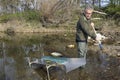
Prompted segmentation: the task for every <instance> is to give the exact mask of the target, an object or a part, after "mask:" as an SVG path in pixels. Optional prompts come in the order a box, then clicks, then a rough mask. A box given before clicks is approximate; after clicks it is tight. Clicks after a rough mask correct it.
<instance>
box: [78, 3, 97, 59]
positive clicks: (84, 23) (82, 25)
mask: <svg viewBox="0 0 120 80" xmlns="http://www.w3.org/2000/svg"><path fill="white" fill-rule="evenodd" d="M92 13H93V7H92V6H91V5H87V6H86V7H85V9H84V12H83V13H82V14H80V19H79V21H78V22H77V27H76V29H77V32H76V43H77V47H78V56H79V57H84V58H86V53H87V40H88V36H89V37H91V38H92V39H94V40H98V39H97V38H98V37H97V36H96V33H95V30H94V29H93V27H94V23H92V22H91V20H90V19H91V16H92Z"/></svg>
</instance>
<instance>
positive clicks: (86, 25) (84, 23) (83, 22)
mask: <svg viewBox="0 0 120 80" xmlns="http://www.w3.org/2000/svg"><path fill="white" fill-rule="evenodd" d="M79 23H80V24H81V28H82V29H83V31H84V32H85V33H86V34H88V35H89V36H90V37H91V38H93V39H95V38H96V34H95V32H94V30H93V28H92V26H91V24H90V23H89V22H87V21H86V20H84V17H81V18H80V20H79Z"/></svg>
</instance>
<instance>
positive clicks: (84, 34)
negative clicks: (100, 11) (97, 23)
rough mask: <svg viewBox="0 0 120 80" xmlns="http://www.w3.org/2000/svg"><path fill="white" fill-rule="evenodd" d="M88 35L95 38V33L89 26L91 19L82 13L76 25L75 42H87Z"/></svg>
mask: <svg viewBox="0 0 120 80" xmlns="http://www.w3.org/2000/svg"><path fill="white" fill-rule="evenodd" d="M88 36H90V37H91V38H93V39H95V38H96V34H95V32H94V30H93V28H92V26H91V21H90V20H87V18H86V17H85V15H84V14H83V13H82V14H80V18H79V20H78V22H77V26H76V42H87V39H88Z"/></svg>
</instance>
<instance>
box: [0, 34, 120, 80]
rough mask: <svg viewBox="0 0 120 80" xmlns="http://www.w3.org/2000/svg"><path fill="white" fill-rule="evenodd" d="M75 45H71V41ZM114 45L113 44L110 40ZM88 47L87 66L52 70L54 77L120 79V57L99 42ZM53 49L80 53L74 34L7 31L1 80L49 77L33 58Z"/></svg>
mask: <svg viewBox="0 0 120 80" xmlns="http://www.w3.org/2000/svg"><path fill="white" fill-rule="evenodd" d="M71 44H72V45H75V47H73V48H68V45H71ZM110 45H112V44H110ZM89 47H94V48H92V49H89V50H88V54H87V64H86V65H85V66H84V68H80V69H76V70H73V71H71V72H69V73H67V74H63V73H61V72H54V71H53V72H51V75H50V76H51V80H65V79H66V80H120V76H119V75H120V58H119V57H114V56H110V55H108V54H104V52H102V51H101V50H99V48H98V47H96V46H89ZM51 52H60V53H62V54H63V55H64V56H66V57H77V50H76V43H75V34H74V33H62V34H56V33H54V34H52V33H48V34H45V33H44V34H38V33H36V34H30V33H27V34H15V35H7V34H4V35H3V36H2V37H1V39H0V80H47V74H46V72H45V71H44V70H39V69H38V70H33V69H31V68H30V67H29V64H28V61H27V58H28V57H29V58H30V59H31V60H33V59H35V58H40V57H41V56H43V55H50V53H51Z"/></svg>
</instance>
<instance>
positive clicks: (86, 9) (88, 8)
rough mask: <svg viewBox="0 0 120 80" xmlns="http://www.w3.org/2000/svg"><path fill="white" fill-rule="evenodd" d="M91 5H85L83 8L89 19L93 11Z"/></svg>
mask: <svg viewBox="0 0 120 80" xmlns="http://www.w3.org/2000/svg"><path fill="white" fill-rule="evenodd" d="M93 10H94V9H93V6H92V5H86V7H85V10H84V14H85V16H86V18H87V19H90V18H91V16H92V13H93Z"/></svg>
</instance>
